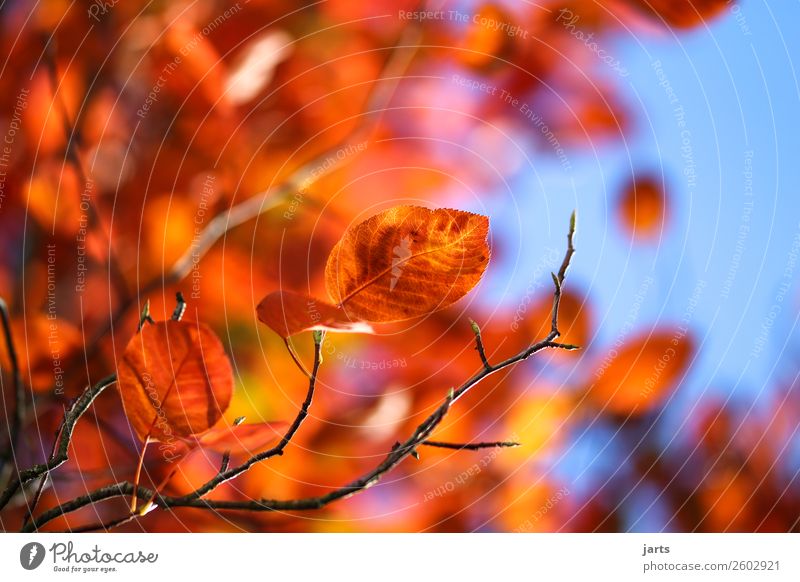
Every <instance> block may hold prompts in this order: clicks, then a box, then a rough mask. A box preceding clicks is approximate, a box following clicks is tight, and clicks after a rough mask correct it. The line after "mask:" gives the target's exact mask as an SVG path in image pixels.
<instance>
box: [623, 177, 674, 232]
mask: <svg viewBox="0 0 800 582" xmlns="http://www.w3.org/2000/svg"><path fill="white" fill-rule="evenodd" d="M618 212H619V216H620V219H621V221H622V224H623V226H624V227H625V228H626V229H627V230H628V231H630V233H631V234H632V235H633V236H634V237H635V238H637V239H653V238H656V237H658V235H659V234H660V233H661V232H662V230H663V228H664V225H665V223H666V219H667V196H666V193H665V192H664V188H663V186H662V181H661V180H660V179H658V178H656V177H651V176H641V177H638V178H636V179H635V180H632V181H631V182H630V183H628V184H627V185H626V186H625V188H624V189H623V191H622V196H621V197H620V198H619V201H618Z"/></svg>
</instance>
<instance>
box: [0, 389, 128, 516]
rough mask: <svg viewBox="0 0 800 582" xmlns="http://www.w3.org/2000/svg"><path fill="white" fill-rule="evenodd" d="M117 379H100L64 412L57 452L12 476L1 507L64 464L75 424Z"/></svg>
mask: <svg viewBox="0 0 800 582" xmlns="http://www.w3.org/2000/svg"><path fill="white" fill-rule="evenodd" d="M116 381H117V376H116V375H115V374H112V375H111V376H107V377H105V378H103V379H102V380H100V381H99V382H98V383H97V384H95V385H94V386H92V387H91V388H89V389H88V390H86V391H84V392H83V394H81V395H80V396H79V397H78V399H77V400H75V402H74V403H73V404H72V406H70V408H69V409H68V410H67V411H66V412H65V413H64V427H63V429H62V430H61V434H60V435H59V438H58V439H57V446H56V448H55V453H54V454H53V455H51V456H50V459H48V461H47V462H46V463H41V464H38V465H34V466H33V467H31V468H30V469H26V470H24V471H20V472H19V474H18V475H17V476H16V477H12V478H11V480H10V482H9V484H8V485H7V486H6V488H5V489H4V490H3V493H2V494H0V509H2V508H3V507H5V506H6V505H7V504H8V502H9V501H10V500H11V498H12V497H13V496H14V494H15V493H16V492H17V490H18V489H19V488H20V487H21V486H23V485H25V484H26V483H28V482H29V481H32V480H33V479H36V478H37V477H41V476H42V475H44V474H45V473H49V472H50V471H52V470H53V469H55V468H57V467H60V466H61V465H63V464H64V463H65V462H66V461H67V459H68V458H69V455H68V452H69V444H70V440H71V439H72V432H73V430H74V429H75V424H76V423H77V422H78V420H79V419H80V417H81V416H83V413H84V412H86V409H87V408H89V406H91V405H92V402H94V401H95V399H96V398H97V397H98V396H100V394H102V392H103V391H104V390H105V389H106V388H108V387H109V386H111V385H112V384H113V383H114V382H116Z"/></svg>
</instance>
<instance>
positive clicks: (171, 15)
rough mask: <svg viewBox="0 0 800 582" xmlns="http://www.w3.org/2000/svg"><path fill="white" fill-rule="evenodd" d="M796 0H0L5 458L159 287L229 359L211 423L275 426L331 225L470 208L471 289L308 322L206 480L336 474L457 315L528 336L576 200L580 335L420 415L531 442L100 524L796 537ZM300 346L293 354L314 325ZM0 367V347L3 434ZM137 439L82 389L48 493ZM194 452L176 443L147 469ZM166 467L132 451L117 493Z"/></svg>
mask: <svg viewBox="0 0 800 582" xmlns="http://www.w3.org/2000/svg"><path fill="white" fill-rule="evenodd" d="M798 18H800V5H798V3H797V2H782V3H772V4H771V5H770V4H769V3H767V2H766V1H765V0H744V1H742V2H738V3H737V2H732V1H728V0H693V1H690V0H671V1H667V0H605V1H603V2H599V1H595V0H574V1H571V2H564V1H560V2H551V1H548V0H543V1H541V2H527V1H526V2H516V1H514V2H512V1H510V0H509V1H507V2H494V3H484V2H471V1H463V2H462V1H452V2H451V1H447V2H439V1H437V0H434V1H432V2H426V3H425V4H424V5H420V4H418V3H415V2H406V1H403V0H396V1H389V0H380V1H378V2H371V3H361V2H353V1H348V0H323V1H320V2H313V3H311V2H309V3H307V4H303V3H297V2H288V1H283V0H269V1H266V0H263V1H262V0H250V1H249V2H244V1H242V2H237V3H234V2H221V1H212V0H196V1H193V2H190V1H180V2H158V1H153V2H139V1H126V2H116V1H115V0H109V1H106V2H101V1H99V0H96V1H95V2H88V1H85V2H66V1H62V0H47V1H42V2H38V3H35V4H32V3H30V2H24V1H21V0H17V1H14V0H7V1H6V2H4V3H3V4H2V7H0V26H1V27H2V34H0V44H1V45H2V51H0V55H2V57H0V61H1V62H2V66H1V67H0V88H1V89H2V90H1V91H0V104H2V105H1V109H0V132H2V133H3V142H2V143H0V240H2V245H0V296H1V297H3V298H4V299H5V300H6V301H7V302H8V304H9V306H10V310H11V314H12V320H13V322H12V323H13V325H12V328H13V331H14V338H15V341H16V344H17V349H18V351H19V352H20V354H21V360H22V367H23V373H24V374H23V375H24V381H25V386H26V392H27V399H28V414H27V417H26V420H25V424H24V427H23V431H22V433H21V439H20V440H21V444H20V446H19V447H18V449H17V450H16V451H15V459H14V461H15V462H16V464H17V465H18V466H19V467H21V468H23V467H27V466H29V465H31V464H32V463H35V462H41V461H42V460H43V459H45V458H46V457H47V456H48V455H49V453H50V449H51V447H52V443H53V438H54V433H55V431H56V430H57V428H58V425H59V422H60V420H61V417H62V415H63V410H64V408H63V407H64V405H66V404H67V403H69V402H70V400H71V399H72V398H74V397H75V396H76V395H77V394H79V393H80V392H81V391H82V390H83V388H84V387H85V386H86V385H87V384H90V383H94V382H96V381H98V380H99V379H100V378H102V377H104V376H106V375H107V374H109V373H111V372H113V371H114V370H115V365H116V362H117V360H118V357H119V354H120V350H121V349H123V348H124V346H125V345H126V344H127V342H128V341H129V340H130V338H131V337H132V336H133V334H134V333H135V331H136V324H137V322H138V319H139V313H140V312H141V310H142V309H143V307H144V304H145V301H146V300H149V301H150V306H151V307H150V308H151V311H152V313H153V316H154V317H155V319H165V318H168V317H169V315H170V314H171V313H172V309H173V307H174V296H175V292H176V291H179V290H180V291H182V292H183V293H184V295H185V296H186V298H187V300H188V310H187V314H186V317H187V318H189V319H197V320H200V321H203V322H205V323H208V324H209V325H210V326H212V327H213V328H214V330H215V331H216V332H217V334H218V335H219V336H220V338H221V339H222V340H223V343H224V344H225V347H226V350H227V351H228V353H229V355H230V358H231V361H232V363H233V366H234V373H235V379H236V391H235V394H234V400H233V403H232V405H231V407H230V409H229V410H228V411H227V413H226V417H229V420H230V419H233V418H236V417H239V416H246V417H247V419H248V421H253V422H255V421H260V420H267V421H270V420H287V419H292V418H293V417H294V415H295V414H296V413H297V410H298V407H299V405H300V403H301V402H302V399H303V396H304V394H305V390H306V386H307V380H306V379H305V377H304V376H303V375H302V374H301V373H300V371H299V370H298V369H297V368H296V367H295V365H294V364H293V362H292V360H291V358H290V357H289V355H288V353H287V351H286V348H285V346H284V345H283V341H282V340H281V339H280V338H279V337H278V336H277V335H275V334H274V333H273V332H272V331H270V330H269V329H268V328H266V327H265V326H263V325H262V324H260V323H259V322H258V321H257V319H256V315H255V305H256V304H258V302H259V301H260V299H261V298H262V297H263V296H264V295H266V294H267V293H269V292H270V291H274V290H275V289H281V288H282V289H289V290H294V291H301V292H308V293H311V294H313V295H315V296H318V297H324V296H325V289H324V283H323V270H324V265H325V261H326V259H327V256H328V253H329V252H330V250H331V248H332V247H333V245H334V244H335V243H336V241H337V240H338V239H339V237H340V236H341V234H342V233H343V232H344V230H345V229H346V228H347V227H348V226H350V225H352V224H354V223H357V222H360V221H361V220H364V219H365V218H367V217H369V216H371V215H373V214H375V213H377V212H379V211H381V210H384V209H386V208H389V207H391V206H395V205H398V204H418V205H424V206H428V207H452V208H458V209H463V210H470V211H473V212H479V213H481V214H485V215H487V216H489V217H490V219H491V246H492V262H491V264H490V266H489V269H488V270H487V273H486V275H485V276H484V278H483V280H482V282H481V284H480V285H479V287H478V288H476V289H475V290H474V291H473V292H472V293H471V294H470V295H468V296H467V298H465V299H463V300H462V301H460V302H458V303H456V304H455V305H454V306H452V307H450V308H448V309H446V310H443V311H440V312H437V313H435V314H433V315H431V316H429V317H426V318H423V319H420V320H412V321H410V322H404V323H400V324H391V325H383V326H380V327H378V330H377V332H378V333H377V334H376V335H374V336H356V335H343V334H329V335H328V337H327V338H326V343H325V345H324V349H323V353H324V355H325V362H324V364H323V367H322V371H321V378H320V386H319V389H318V392H317V397H316V400H315V402H314V405H313V407H312V409H311V416H310V417H309V419H308V420H307V421H306V423H305V424H304V425H303V427H302V429H301V431H300V432H299V433H298V435H297V437H296V438H295V439H294V440H293V442H292V444H291V445H290V447H289V448H288V449H287V451H286V454H285V455H283V456H282V457H280V458H276V459H272V460H270V461H269V462H265V463H262V464H259V465H257V466H255V467H254V468H253V469H252V470H251V471H249V472H248V473H247V474H245V475H243V476H241V477H239V478H238V479H236V480H235V481H233V482H231V483H228V484H226V485H224V486H222V487H220V488H219V489H217V490H216V491H214V493H213V494H212V495H211V497H212V498H220V499H250V498H262V497H265V498H274V499H291V498H297V497H305V496H310V495H320V494H324V493H326V492H328V491H330V490H331V489H332V488H336V487H339V486H342V485H343V484H345V483H347V482H349V481H351V480H352V479H354V478H356V477H357V476H359V475H360V474H362V473H364V472H366V471H368V470H369V469H371V468H372V467H374V466H375V465H376V464H377V463H379V462H380V460H381V459H382V458H383V456H384V455H385V454H386V452H387V451H388V450H389V449H390V448H391V446H392V445H393V444H394V443H395V442H396V441H398V440H404V439H405V438H406V437H407V436H408V434H410V432H411V431H413V429H414V427H415V426H416V425H417V424H419V423H420V422H421V421H422V420H423V419H424V418H425V417H426V416H427V415H429V414H430V413H431V412H432V410H433V409H434V408H435V407H436V406H437V405H438V403H440V402H441V399H442V398H443V397H444V396H445V395H446V394H447V390H448V389H449V387H451V386H457V385H459V384H461V383H462V382H463V381H464V380H465V379H466V378H468V377H469V376H470V375H471V374H472V373H474V372H475V371H476V370H478V369H479V368H480V361H479V359H478V357H477V354H476V353H475V351H474V349H473V346H474V343H473V339H474V338H473V335H472V331H471V329H470V324H469V319H470V318H472V319H474V320H475V321H477V322H478V323H479V324H480V326H481V328H482V329H483V335H484V340H485V343H486V346H487V351H488V353H489V355H490V358H491V359H493V360H498V359H499V358H502V357H507V356H510V355H512V354H514V353H516V352H518V351H520V350H522V349H524V348H525V347H526V346H527V345H529V344H530V343H532V342H533V341H535V340H536V339H539V338H541V337H542V336H543V335H544V334H545V333H546V330H547V329H548V325H549V309H550V302H551V298H552V282H551V278H550V272H551V271H553V270H556V269H557V268H558V266H559V264H560V263H561V259H562V257H563V253H564V251H565V247H566V233H567V230H568V225H569V215H570V213H571V212H572V210H573V209H576V210H577V213H578V234H577V238H576V246H577V248H578V252H577V254H576V255H575V258H574V261H573V263H572V267H571V270H570V272H569V275H568V277H567V282H566V285H565V296H564V299H563V303H562V314H561V321H562V325H561V327H562V331H564V332H565V334H564V341H565V342H568V343H575V344H579V345H581V346H582V347H583V349H582V350H581V351H578V352H570V353H565V352H558V353H556V352H547V353H543V354H539V355H537V356H536V357H535V358H532V359H531V360H529V361H526V362H525V363H523V364H521V365H519V366H518V367H517V368H515V369H514V370H513V371H510V372H503V373H500V374H497V375H495V376H492V377H491V378H490V379H489V380H488V381H486V382H484V383H483V384H481V386H480V387H478V388H477V389H475V390H473V391H472V392H471V393H470V394H469V395H468V396H467V397H465V398H464V399H463V400H461V401H459V402H458V403H457V405H456V406H455V407H454V408H453V410H452V411H451V413H450V414H449V415H448V417H447V419H446V421H445V423H444V424H443V426H442V427H440V428H439V429H438V430H437V432H436V434H435V435H434V436H435V438H436V439H437V440H448V441H454V442H469V441H496V440H518V441H520V442H521V443H522V446H520V447H517V448H512V449H489V450H481V451H448V450H438V449H430V448H426V449H424V450H420V451H419V452H420V459H419V460H413V459H408V460H406V461H404V462H403V464H402V465H401V466H400V467H398V468H397V469H396V470H395V471H394V472H392V473H390V474H389V475H388V476H387V477H386V478H385V479H384V480H383V481H382V482H381V483H380V484H379V485H377V486H375V487H373V488H371V489H369V490H367V491H366V492H364V493H363V494H361V495H357V496H355V497H352V498H350V499H346V500H343V501H340V502H337V503H335V504H333V505H331V506H329V507H327V508H325V509H323V510H319V511H314V512H306V513H296V514H293V513H286V514H284V513H272V514H246V513H224V514H219V513H212V512H208V511H201V510H189V509H180V510H175V511H172V512H168V511H163V510H156V511H153V512H152V513H150V514H148V515H147V516H145V517H143V518H141V519H139V520H137V521H134V522H131V523H128V524H126V525H124V526H123V527H122V528H120V529H123V530H127V531H179V532H183V531H366V532H372V531H410V532H418V531H455V532H467V531H518V532H533V531H580V532H592V531H644V532H649V531H711V532H725V531H745V532H750V531H781V532H783V531H797V530H798V523H800V483H799V482H798V471H800V435H798V434H797V427H798V418H799V417H800V397H799V396H798V390H797V384H798V373H800V367H799V366H798V357H797V356H798V352H799V351H800V343H799V342H798V333H797V322H798V313H800V312H799V311H798V308H799V307H800V305H799V304H798V300H799V299H800V296H798V289H797V279H798V273H797V270H798V256H799V255H800V201H798V196H797V192H798V190H800V172H799V171H798V167H797V164H796V163H795V162H794V157H796V152H797V151H800V137H798V132H797V128H798V127H800V113H798V111H799V109H798V104H799V101H800V85H799V84H798V79H797V76H796V73H795V69H794V64H793V59H794V57H796V56H797V55H800V39H799V38H798V37H797V35H796V34H794V33H792V32H791V29H790V26H791V25H790V24H789V23H794V22H795V21H796V20H797V19H798ZM247 201H250V202H249V204H248V203H247ZM243 203H244V206H241V205H242V204H243ZM231 209H236V210H235V211H231ZM214 228H218V229H219V234H220V235H221V236H220V237H219V238H218V240H214V241H211V242H213V244H210V245H206V244H205V243H206V242H208V239H207V238H206V235H207V234H208V232H209V231H210V229H214ZM223 231H225V232H224V233H223ZM293 345H294V347H295V349H296V350H297V351H298V353H299V355H300V357H301V358H302V359H304V360H305V361H310V358H311V356H312V348H313V343H312V340H311V337H310V334H304V335H299V336H296V337H295V338H293ZM9 364H10V361H9V358H8V354H7V351H6V350H5V346H3V347H2V349H0V366H1V367H2V387H3V396H4V416H3V417H2V420H0V423H2V427H3V428H2V430H0V442H2V443H3V446H5V443H6V441H7V439H8V433H9V431H8V430H7V428H6V427H7V426H8V424H9V422H10V417H11V413H12V410H13V406H14V399H13V390H12V389H11V386H12V384H11V380H10V374H9ZM139 448H140V444H139V443H138V442H137V440H136V438H135V437H134V435H133V433H132V431H131V429H130V427H129V425H128V422H127V420H126V418H125V415H124V413H123V410H122V406H121V402H120V398H119V396H118V394H117V393H116V392H115V391H114V390H108V391H107V392H106V393H104V394H103V396H102V397H101V398H100V399H98V401H97V402H96V403H95V404H94V406H93V408H92V409H91V410H90V411H89V412H88V413H87V414H86V415H85V416H84V418H83V419H82V421H81V422H80V423H79V424H78V428H77V430H76V433H75V436H74V439H73V447H72V448H71V450H70V455H71V456H70V460H69V462H68V463H67V464H65V465H64V466H63V467H61V468H59V469H58V471H56V472H54V473H53V475H52V479H50V480H49V481H48V483H47V486H46V488H45V490H44V496H43V498H42V501H41V502H40V505H39V507H40V508H41V509H44V508H48V507H51V506H53V505H56V504H58V503H62V502H64V501H66V500H68V499H71V498H73V497H75V496H78V495H82V494H84V493H86V492H87V491H90V490H93V489H96V488H97V487H100V486H102V485H104V484H107V483H110V482H113V481H121V480H130V479H132V476H133V473H134V471H135V468H136V463H137V458H138V453H139ZM151 452H152V451H151ZM219 463H220V459H219V457H218V456H215V455H214V454H213V453H204V452H197V453H195V454H193V455H192V456H190V457H189V458H187V459H185V460H184V461H182V462H181V463H180V465H179V470H178V472H177V474H176V475H175V476H174V477H172V478H171V479H170V480H169V483H168V485H167V487H166V490H167V492H168V493H169V494H181V493H185V492H189V491H191V490H192V489H193V488H194V487H195V486H197V485H198V484H200V483H202V482H204V481H205V480H207V479H208V478H209V477H210V476H212V475H213V474H214V473H215V472H216V471H217V469H218V467H219ZM7 468H8V469H10V468H12V467H7ZM172 469H173V467H170V466H165V464H164V463H163V462H161V460H160V459H159V455H158V454H157V452H156V453H153V454H148V457H147V458H146V462H145V471H144V477H143V483H144V484H147V485H148V486H151V485H152V484H153V483H159V482H161V481H162V480H163V479H164V477H165V476H166V475H167V474H169V473H170V471H171V470H172ZM7 473H8V471H6V474H7ZM2 477H3V479H7V476H6V475H3V476H2ZM31 496H32V492H28V495H27V500H26V498H24V497H22V496H19V497H18V498H17V499H15V500H14V502H13V503H12V504H11V505H9V507H7V508H6V509H5V511H4V512H3V513H2V514H0V520H1V521H0V525H2V528H3V529H5V530H16V529H18V527H19V522H20V520H21V519H22V517H23V515H24V513H25V511H26V508H27V502H28V501H29V500H30V497H31ZM124 508H125V501H124V500H121V499H117V500H109V501H107V502H102V503H98V504H96V505H94V506H91V507H88V508H85V509H83V510H81V511H80V512H76V513H74V514H71V515H70V517H69V519H61V520H55V521H54V522H52V523H51V524H50V525H49V526H48V528H49V529H53V530H64V529H70V528H74V527H78V526H80V525H83V524H86V523H91V522H95V521H97V520H98V519H110V518H113V517H114V516H119V515H120V514H121V512H124V510H125V509H124Z"/></svg>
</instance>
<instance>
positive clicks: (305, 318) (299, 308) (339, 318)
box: [256, 291, 372, 339]
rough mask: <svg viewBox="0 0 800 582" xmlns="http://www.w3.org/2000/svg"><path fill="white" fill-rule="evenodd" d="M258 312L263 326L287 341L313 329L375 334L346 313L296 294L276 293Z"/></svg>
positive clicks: (368, 327) (269, 297)
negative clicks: (293, 336) (288, 338)
mask: <svg viewBox="0 0 800 582" xmlns="http://www.w3.org/2000/svg"><path fill="white" fill-rule="evenodd" d="M256 312H257V313H258V319H259V321H261V323H265V324H267V325H268V326H269V327H270V328H271V329H272V330H273V331H275V332H276V333H277V334H278V335H280V336H281V337H282V338H284V339H285V338H287V337H289V336H292V335H295V334H298V333H300V332H302V331H309V330H312V329H322V330H327V331H339V332H353V333H372V327H370V325H369V324H367V323H364V322H363V321H352V320H350V319H349V318H348V317H347V315H346V314H345V312H344V310H343V309H340V308H339V307H336V306H335V305H331V304H330V303H326V302H325V301H320V300H319V299H315V298H314V297H311V296H310V295H303V294H302V293H294V292H293V291H273V292H272V293H270V294H269V295H267V296H266V297H264V299H262V300H261V303H259V304H258V307H257V308H256Z"/></svg>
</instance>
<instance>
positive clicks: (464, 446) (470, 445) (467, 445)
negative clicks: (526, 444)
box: [422, 441, 520, 451]
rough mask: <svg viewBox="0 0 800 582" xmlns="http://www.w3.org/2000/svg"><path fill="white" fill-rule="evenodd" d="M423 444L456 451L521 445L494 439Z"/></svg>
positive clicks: (427, 442)
mask: <svg viewBox="0 0 800 582" xmlns="http://www.w3.org/2000/svg"><path fill="white" fill-rule="evenodd" d="M422 444H423V445H425V446H426V447H436V448H439V449H452V450H454V451H479V450H481V449H501V448H511V447H518V446H520V443H518V442H516V441H494V442H486V443H445V442H442V441H425V442H424V443H422Z"/></svg>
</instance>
